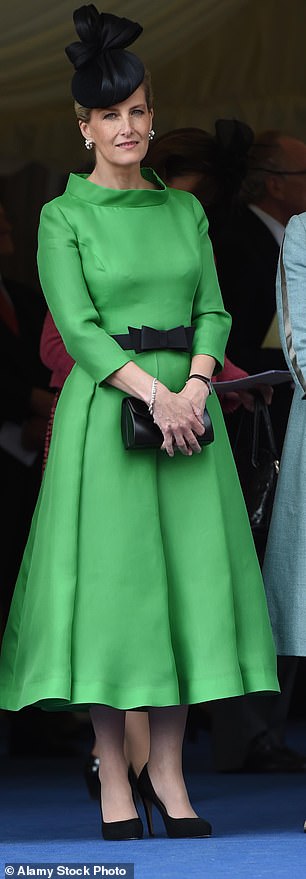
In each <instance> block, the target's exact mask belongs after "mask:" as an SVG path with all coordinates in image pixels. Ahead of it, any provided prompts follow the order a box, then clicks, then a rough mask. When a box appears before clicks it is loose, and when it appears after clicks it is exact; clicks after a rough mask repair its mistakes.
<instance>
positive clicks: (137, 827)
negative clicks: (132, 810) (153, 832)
mask: <svg viewBox="0 0 306 879" xmlns="http://www.w3.org/2000/svg"><path fill="white" fill-rule="evenodd" d="M102 836H103V839H107V840H111V841H112V842H119V841H121V840H122V841H127V840H129V839H142V837H143V824H142V821H141V820H140V818H128V819H127V821H103V817H102Z"/></svg>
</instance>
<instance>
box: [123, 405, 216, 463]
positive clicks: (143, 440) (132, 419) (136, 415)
mask: <svg viewBox="0 0 306 879" xmlns="http://www.w3.org/2000/svg"><path fill="white" fill-rule="evenodd" d="M203 424H204V427H205V433H203V434H202V436H197V440H198V443H199V445H200V446H207V445H209V443H212V442H213V439H214V430H213V426H212V421H211V418H210V415H209V414H208V412H207V409H204V415H203ZM121 432H122V439H123V444H124V448H125V449H136V450H137V449H139V450H140V449H160V448H161V446H162V444H163V441H164V437H163V434H162V432H161V430H160V429H159V427H158V426H157V424H155V421H153V418H152V415H150V412H149V410H148V407H147V405H146V403H144V402H143V400H138V399H137V397H124V399H123V400H122V409H121Z"/></svg>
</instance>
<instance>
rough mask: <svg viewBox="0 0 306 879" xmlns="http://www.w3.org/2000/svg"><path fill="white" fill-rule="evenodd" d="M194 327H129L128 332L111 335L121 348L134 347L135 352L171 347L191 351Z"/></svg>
mask: <svg viewBox="0 0 306 879" xmlns="http://www.w3.org/2000/svg"><path fill="white" fill-rule="evenodd" d="M194 333H195V327H184V326H179V327H173V329H171V330H155V329H154V328H153V327H144V326H142V327H141V329H138V328H136V327H129V332H128V333H126V334H123V335H116V336H113V338H114V339H116V341H117V342H119V345H121V347H122V348H126V349H129V348H134V351H136V354H140V353H141V351H158V350H161V349H162V348H172V349H177V350H179V351H189V352H191V348H192V340H193V336H194Z"/></svg>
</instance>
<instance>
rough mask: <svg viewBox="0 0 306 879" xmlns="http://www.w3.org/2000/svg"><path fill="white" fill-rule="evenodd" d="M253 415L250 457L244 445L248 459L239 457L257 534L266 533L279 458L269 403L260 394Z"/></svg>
mask: <svg viewBox="0 0 306 879" xmlns="http://www.w3.org/2000/svg"><path fill="white" fill-rule="evenodd" d="M251 417H252V428H251V442H250V451H249V457H248V460H247V452H246V449H245V448H244V455H245V460H244V461H239V456H238V457H237V467H238V473H239V476H240V481H241V485H242V490H243V494H244V499H245V503H246V507H247V511H248V514H249V519H250V525H251V528H252V531H253V532H254V534H266V533H267V532H268V529H269V524H270V519H271V513H272V507H273V501H274V495H275V489H276V484H277V477H278V473H279V458H278V453H277V449H276V444H275V437H274V432H273V427H272V422H271V416H270V412H269V407H268V406H267V404H266V403H265V401H264V399H263V397H262V396H261V395H260V394H258V396H256V399H255V410H254V413H252V416H251ZM237 447H239V437H238V439H237V442H236V449H237ZM234 454H235V449H234ZM235 457H236V455H235ZM239 464H240V466H239Z"/></svg>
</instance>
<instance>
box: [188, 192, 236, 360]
mask: <svg viewBox="0 0 306 879" xmlns="http://www.w3.org/2000/svg"><path fill="white" fill-rule="evenodd" d="M193 208H194V211H195V215H196V220H197V224H198V231H199V236H200V247H201V261H202V273H201V277H200V280H199V284H198V288H197V291H196V295H195V298H194V303H193V313H192V324H193V326H195V328H196V330H195V334H194V340H193V347H192V354H209V355H210V356H211V357H214V358H215V360H216V362H217V366H216V371H217V372H218V370H219V369H221V368H222V366H223V362H224V352H225V347H226V343H227V339H228V335H229V332H230V328H231V317H230V315H229V314H228V312H227V311H225V308H224V305H223V300H222V296H221V291H220V287H219V282H218V277H217V271H216V266H215V260H214V255H213V250H212V245H211V241H210V238H209V235H208V220H207V217H206V215H205V213H204V211H203V209H202V207H201V205H200V203H199V202H198V201H197V199H196V198H194V199H193Z"/></svg>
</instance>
